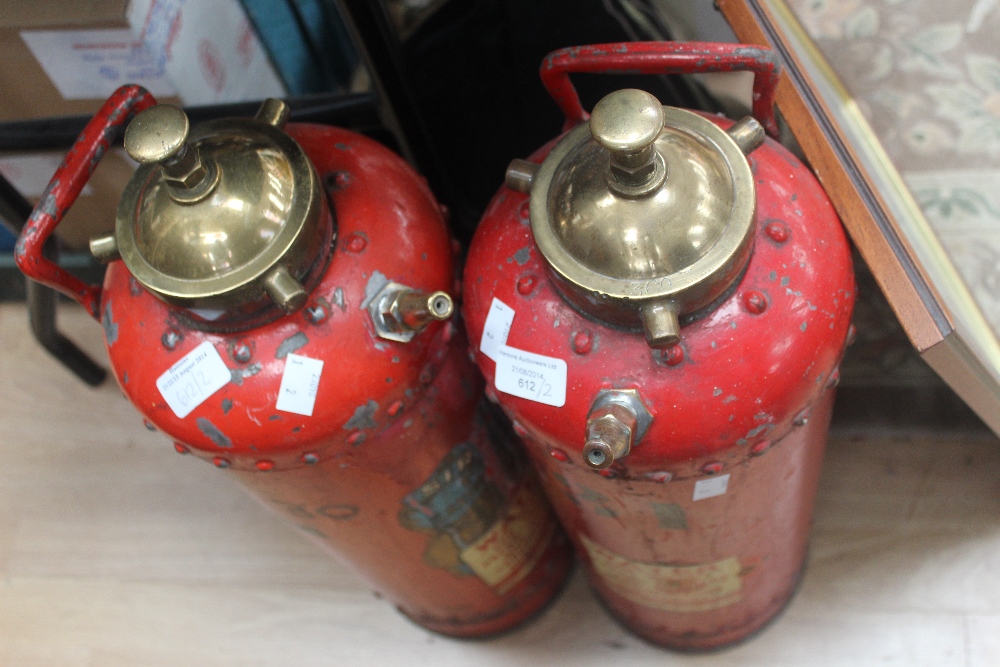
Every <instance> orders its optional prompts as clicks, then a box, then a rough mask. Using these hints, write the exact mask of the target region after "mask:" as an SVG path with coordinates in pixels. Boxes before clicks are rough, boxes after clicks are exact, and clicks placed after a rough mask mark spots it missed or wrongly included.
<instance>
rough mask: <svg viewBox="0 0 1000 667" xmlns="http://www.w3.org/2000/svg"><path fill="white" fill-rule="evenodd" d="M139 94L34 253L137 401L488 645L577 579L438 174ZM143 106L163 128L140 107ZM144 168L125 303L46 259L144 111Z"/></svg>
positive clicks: (124, 227)
mask: <svg viewBox="0 0 1000 667" xmlns="http://www.w3.org/2000/svg"><path fill="white" fill-rule="evenodd" d="M154 105H155V102H154V101H153V99H152V97H151V96H150V95H149V94H148V93H147V92H146V91H144V90H143V89H141V88H139V87H136V86H132V87H125V88H122V89H120V90H119V91H118V92H117V93H116V94H115V95H114V96H112V98H111V99H109V100H108V102H107V103H106V104H105V106H104V107H103V108H102V109H101V111H100V112H99V113H98V114H97V116H96V117H95V118H94V119H93V120H92V121H91V123H90V124H89V125H88V126H87V128H86V129H85V130H84V132H83V134H82V135H81V137H80V139H79V140H78V141H77V143H76V145H75V146H74V147H73V149H72V150H71V151H70V153H69V155H68V156H67V158H66V160H65V162H64V163H63V165H62V166H61V167H60V169H59V171H58V172H57V173H56V175H55V177H54V178H53V180H52V182H51V183H50V185H49V188H48V190H47V191H46V193H45V195H44V196H43V197H42V200H41V202H40V203H39V205H38V207H37V208H36V209H35V211H34V213H33V214H32V216H31V219H30V221H29V223H28V225H27V227H26V228H25V230H24V232H23V234H22V237H21V239H20V241H19V244H18V247H17V250H16V254H17V262H18V265H19V266H20V267H21V269H22V270H23V271H24V272H25V273H26V274H27V275H28V276H29V277H31V278H33V279H35V280H38V281H40V282H43V283H45V284H47V285H49V286H51V287H54V288H56V289H59V290H60V291H62V292H64V293H65V294H68V295H69V296H71V297H73V298H74V299H76V300H77V301H78V302H80V303H81V304H82V305H83V306H84V307H85V308H86V309H87V310H88V311H89V312H90V313H91V314H92V315H93V316H94V317H95V318H96V319H97V320H99V321H100V322H101V323H102V324H103V327H104V332H105V341H106V345H107V351H108V355H109V357H110V360H111V364H112V366H113V370H114V374H115V376H116V378H117V379H118V382H119V384H120V385H121V388H122V390H123V392H124V393H125V395H126V396H127V397H128V398H129V400H130V401H131V402H132V403H133V404H134V405H135V406H136V407H137V408H138V410H139V411H140V412H141V413H142V414H143V416H144V417H145V418H146V420H147V425H148V426H149V427H150V428H155V429H159V430H160V431H162V432H163V433H165V434H166V435H167V436H168V437H170V438H171V439H172V440H173V441H174V442H175V445H174V446H175V448H176V450H177V451H178V452H180V453H182V454H192V455H194V456H198V457H200V458H203V459H205V460H208V461H211V462H212V463H213V464H214V465H216V466H217V467H219V468H225V469H227V474H228V475H231V476H235V477H237V478H238V479H239V480H240V482H241V483H242V484H244V485H245V486H246V487H247V488H248V489H249V490H251V491H252V492H253V493H254V494H255V495H256V496H258V497H259V498H260V499H261V500H262V501H263V502H264V503H265V504H266V505H269V506H270V507H272V508H274V509H275V510H277V511H278V512H279V513H280V514H282V515H284V516H285V517H286V518H287V519H288V520H290V521H291V522H293V523H295V524H297V525H299V526H300V527H301V528H302V529H303V530H304V531H305V532H306V533H308V534H309V535H311V536H313V537H314V538H316V539H318V540H319V542H320V543H321V544H322V545H324V546H325V547H327V548H328V549H330V550H331V551H333V552H334V553H335V554H336V555H338V556H340V557H341V558H343V559H345V560H346V561H348V563H349V564H350V565H351V566H353V568H354V569H356V570H357V571H358V572H359V573H360V574H361V575H362V576H363V577H364V578H366V579H367V580H368V581H369V582H370V583H371V584H372V585H373V586H374V587H375V588H376V589H378V590H379V591H380V592H381V593H382V594H383V595H384V596H385V597H387V598H388V599H389V600H390V601H392V602H393V603H395V604H396V605H398V607H399V608H400V610H401V611H402V612H403V613H404V614H406V615H407V616H409V617H410V618H411V619H413V620H414V621H415V622H417V623H419V624H421V625H423V626H425V627H427V628H429V629H431V630H434V631H437V632H441V633H444V634H449V635H455V636H466V637H468V636H482V635H488V634H492V633H495V632H499V631H502V630H505V629H508V628H510V627H512V626H513V625H515V624H517V623H519V622H521V621H523V620H525V619H526V618H528V617H529V616H531V615H532V614H533V613H534V612H535V611H537V610H538V609H540V608H541V607H542V606H543V605H544V604H545V603H546V602H547V601H548V599H549V598H550V597H551V596H552V595H553V593H554V592H555V591H556V590H557V588H558V587H559V585H560V582H561V581H562V580H563V579H564V577H565V575H566V572H567V568H568V565H569V553H568V551H569V549H568V543H567V542H566V541H565V538H564V537H562V534H561V531H560V530H559V529H558V527H557V525H556V522H555V518H554V516H553V515H552V513H551V510H550V508H549V506H548V504H547V502H546V501H545V499H544V496H543V495H542V493H541V490H540V489H539V488H538V486H537V482H535V481H533V480H534V477H533V475H532V474H529V473H530V471H529V470H527V469H526V468H527V465H526V464H523V463H522V460H521V458H519V456H518V453H517V451H516V450H515V449H513V448H512V447H511V444H510V441H509V439H505V438H506V436H505V434H504V433H503V431H502V430H498V429H496V428H495V427H494V426H493V425H492V424H491V422H490V420H489V415H488V413H486V412H484V411H482V410H481V409H480V408H479V407H477V406H478V405H479V403H480V402H481V400H480V399H481V396H482V385H481V380H480V379H479V377H478V373H477V372H476V370H475V367H474V366H473V365H472V364H471V363H470V362H469V360H468V359H467V358H466V356H465V346H466V343H465V342H464V336H463V335H462V334H461V332H459V331H458V330H456V328H455V325H454V324H453V323H452V322H451V321H449V320H448V318H449V316H450V315H451V313H452V309H453V306H452V300H451V297H450V296H449V295H448V294H447V292H445V290H448V289H450V288H451V287H452V285H453V280H454V274H453V271H454V267H453V257H452V252H451V243H450V240H449V237H448V233H447V231H446V228H445V225H444V221H443V219H442V214H441V210H440V208H439V206H438V205H437V203H436V202H435V200H434V198H433V196H432V195H431V193H430V192H429V191H428V189H427V187H426V185H425V184H424V183H423V181H422V179H420V177H419V176H417V175H416V174H415V173H414V172H413V170H412V169H410V167H409V166H408V165H406V164H405V163H404V162H403V161H402V160H401V159H399V158H398V157H397V156H395V155H394V154H393V153H391V152H390V151H388V150H386V149H385V148H383V147H381V146H380V145H378V144H376V143H375V142H373V141H370V140H368V139H366V138H365V137H362V136H360V135H357V134H354V133H352V132H348V131H346V130H341V129H336V128H332V127H324V126H316V125H305V124H290V125H287V126H286V125H285V123H286V120H287V118H288V108H287V106H286V105H285V104H284V103H282V102H280V101H278V100H268V101H266V102H264V103H263V105H262V106H261V108H260V110H259V112H258V113H257V116H256V117H255V118H253V119H228V120H224V121H215V122H210V123H205V124H202V125H200V126H197V127H194V128H191V127H189V124H188V120H187V117H186V116H185V114H184V113H183V111H181V110H180V109H178V108H176V107H171V106H168V105H158V106H154ZM140 111H141V113H139V112H140ZM136 113H138V115H136V116H135V118H134V120H132V121H131V123H130V124H129V126H128V129H127V131H126V134H125V147H126V150H127V151H128V152H129V154H130V155H131V156H132V157H133V158H135V159H136V160H137V161H139V162H140V163H142V164H141V166H140V167H139V169H138V171H137V172H136V174H135V177H134V178H133V179H132V180H131V182H130V183H129V185H128V186H127V188H126V191H125V193H124V195H123V197H122V200H121V204H120V206H119V209H118V216H117V220H116V228H115V232H114V233H113V234H109V235H107V236H103V237H99V238H96V239H94V240H93V241H92V242H91V249H92V251H93V252H94V253H95V255H96V256H98V257H99V258H100V259H103V260H105V261H110V266H109V267H108V270H107V275H106V278H105V281H104V286H103V288H102V287H100V286H95V285H86V284H84V283H82V282H80V281H79V280H77V279H75V278H73V277H72V276H70V275H69V274H67V273H66V272H65V271H64V270H62V269H61V268H59V267H58V266H56V265H54V264H52V263H51V262H49V261H48V260H46V259H45V257H44V256H43V255H42V246H43V244H44V243H45V240H46V239H47V238H48V237H49V235H50V234H51V233H52V231H53V229H54V228H55V226H56V225H57V224H58V222H59V220H60V218H61V216H62V214H63V212H64V211H65V210H66V208H67V207H68V206H69V205H70V204H71V203H72V202H73V200H74V199H75V198H76V196H77V195H78V194H79V192H80V190H81V188H82V187H83V186H84V184H85V182H86V180H87V178H88V177H89V174H90V173H91V171H92V170H93V168H94V167H95V166H96V163H97V161H98V160H99V159H100V157H101V155H102V154H103V152H104V151H105V150H106V149H107V148H108V145H109V141H110V139H111V138H112V137H113V135H114V131H115V128H117V127H118V126H119V125H121V124H123V123H124V122H125V121H126V120H127V118H129V117H131V116H132V114H136Z"/></svg>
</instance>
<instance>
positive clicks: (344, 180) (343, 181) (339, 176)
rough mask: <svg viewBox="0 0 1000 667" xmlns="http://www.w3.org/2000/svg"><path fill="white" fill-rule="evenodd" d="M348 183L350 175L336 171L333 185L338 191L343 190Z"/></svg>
mask: <svg viewBox="0 0 1000 667" xmlns="http://www.w3.org/2000/svg"><path fill="white" fill-rule="evenodd" d="M350 182H351V175H350V174H348V173H347V172H346V171H338V172H337V173H336V174H335V175H334V177H333V184H334V185H336V186H337V189H338V190H343V189H344V188H346V187H347V184H348V183H350Z"/></svg>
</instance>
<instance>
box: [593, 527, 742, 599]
mask: <svg viewBox="0 0 1000 667" xmlns="http://www.w3.org/2000/svg"><path fill="white" fill-rule="evenodd" d="M580 539H581V540H582V541H583V546H584V548H585V549H586V550H587V555H588V556H590V562H591V563H592V564H593V566H594V569H595V570H596V571H597V574H598V575H599V576H600V577H601V579H602V580H603V581H604V584H605V585H606V586H607V587H608V588H610V589H611V590H613V591H614V592H616V593H617V594H618V595H621V596H622V597H623V598H625V599H627V600H631V601H632V602H635V603H636V604H640V605H642V606H644V607H649V608H651V609H659V610H661V611H676V612H697V611H709V610H711V609H719V608H721V607H726V606H728V605H731V604H734V603H736V602H739V601H740V600H741V599H742V597H743V594H742V589H743V580H742V578H741V576H740V570H741V568H740V562H739V561H738V560H737V559H736V558H735V557H730V558H726V559H725V560H720V561H717V562H715V563H704V564H701V565H667V564H664V563H648V562H642V561H634V560H629V559H628V558H625V557H624V556H621V555H619V554H616V553H614V552H612V551H609V550H608V549H606V548H605V547H603V546H601V545H599V544H597V543H596V542H593V541H591V540H590V539H588V538H587V536H586V535H581V536H580Z"/></svg>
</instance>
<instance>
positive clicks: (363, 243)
mask: <svg viewBox="0 0 1000 667" xmlns="http://www.w3.org/2000/svg"><path fill="white" fill-rule="evenodd" d="M366 247H368V239H366V238H365V237H364V236H362V235H361V234H359V233H358V232H354V233H353V234H351V236H350V238H348V239H347V250H348V251H349V252H355V253H358V252H364V249H365V248H366Z"/></svg>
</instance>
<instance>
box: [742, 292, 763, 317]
mask: <svg viewBox="0 0 1000 667" xmlns="http://www.w3.org/2000/svg"><path fill="white" fill-rule="evenodd" d="M743 307H744V308H746V309H747V312H748V313H751V314H753V315H760V314H761V313H763V312H764V311H765V310H767V297H766V296H764V295H763V294H761V293H760V292H757V291H755V290H751V291H749V292H745V293H744V294H743Z"/></svg>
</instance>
